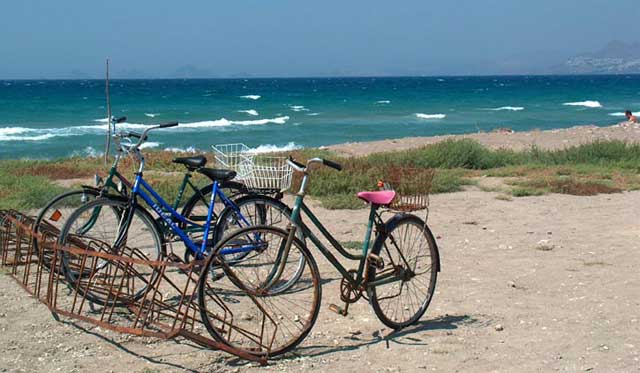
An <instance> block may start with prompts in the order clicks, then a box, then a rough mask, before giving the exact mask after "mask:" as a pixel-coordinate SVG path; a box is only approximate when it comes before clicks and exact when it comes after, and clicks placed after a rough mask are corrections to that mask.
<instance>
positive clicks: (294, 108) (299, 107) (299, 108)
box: [289, 105, 309, 112]
mask: <svg viewBox="0 0 640 373" xmlns="http://www.w3.org/2000/svg"><path fill="white" fill-rule="evenodd" d="M289 107H290V108H291V110H292V111H295V112H300V111H309V109H307V108H306V107H304V106H302V105H290V106H289Z"/></svg>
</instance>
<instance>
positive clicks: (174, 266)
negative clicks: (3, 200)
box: [0, 210, 267, 365]
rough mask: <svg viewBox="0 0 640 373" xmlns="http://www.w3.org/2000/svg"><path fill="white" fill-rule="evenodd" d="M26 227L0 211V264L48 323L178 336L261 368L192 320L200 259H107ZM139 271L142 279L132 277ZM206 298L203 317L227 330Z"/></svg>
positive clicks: (127, 255)
mask: <svg viewBox="0 0 640 373" xmlns="http://www.w3.org/2000/svg"><path fill="white" fill-rule="evenodd" d="M33 222H34V219H33V218H32V217H29V216H27V215H24V214H22V213H20V212H18V211H15V210H2V211H0V259H1V260H0V265H1V266H2V267H4V268H5V270H7V271H8V272H9V275H10V276H11V277H13V279H14V280H15V281H16V282H17V283H18V284H19V285H20V286H21V287H22V288H23V289H25V290H26V291H27V292H28V293H29V294H31V295H32V296H33V297H35V298H36V299H38V300H39V301H40V302H42V303H43V304H45V305H46V306H47V307H48V308H49V310H50V311H51V313H52V314H53V315H54V317H55V318H56V319H58V317H59V316H64V317H68V318H70V319H75V320H79V321H82V322H87V323H91V324H94V325H97V326H100V327H101V328H105V329H109V330H113V331H116V332H120V333H128V334H132V335H136V336H148V337H155V338H160V339H172V338H175V337H178V336H180V337H183V338H186V339H189V340H191V341H193V342H195V343H196V344H198V345H200V346H203V347H206V348H211V349H216V350H221V351H224V352H227V353H230V354H233V355H235V356H238V357H240V358H242V359H246V360H249V361H255V362H259V363H260V364H262V365H264V364H266V362H267V356H266V355H263V356H260V355H256V354H251V353H249V352H247V351H245V350H242V349H238V348H234V347H232V346H229V345H227V344H224V343H221V342H218V341H215V340H213V339H211V338H210V336H209V334H208V332H207V330H206V328H205V327H204V325H203V323H202V321H201V319H200V317H201V310H200V307H199V306H198V301H197V291H198V282H199V272H200V268H201V267H202V265H203V261H202V260H201V261H192V262H190V263H188V264H185V263H180V262H172V261H168V260H162V261H151V260H147V259H146V258H145V257H144V256H143V255H141V253H140V252H139V251H137V250H136V249H134V248H133V249H132V248H125V249H124V250H121V251H120V252H119V253H118V255H114V254H111V253H109V252H105V251H104V250H97V249H96V248H99V246H100V245H102V244H103V243H100V242H90V243H89V244H88V245H87V246H88V247H70V246H64V247H63V246H61V245H58V244H57V241H58V234H57V232H56V231H55V230H48V229H43V232H42V233H36V232H33V230H32V226H33ZM36 240H37V245H34V242H35V241H36ZM92 246H94V247H92ZM36 247H37V249H36ZM63 255H72V256H73V257H74V258H75V259H74V263H75V264H74V267H73V269H72V270H73V271H77V273H79V274H82V275H79V276H77V278H78V279H77V281H75V282H74V283H70V282H69V280H68V279H67V278H65V275H64V273H63V270H64V269H63V268H64V266H63V263H62V259H61V258H62V256H63ZM98 266H101V268H102V269H105V268H107V270H106V272H108V275H106V276H100V275H97V274H96V273H97V271H96V267H98ZM141 269H143V270H144V272H145V273H146V276H143V275H142V274H141V273H140V272H141ZM149 278H150V279H149ZM136 281H137V283H138V284H140V283H141V282H144V283H145V287H144V291H143V292H142V294H141V295H140V294H138V296H132V294H133V292H134V291H133V290H132V287H133V284H134V283H136ZM61 285H62V286H61ZM207 291H208V292H213V290H212V289H209V290H207ZM89 293H91V294H99V295H102V296H104V297H106V299H107V301H106V302H98V303H96V302H95V301H92V300H91V299H88V296H87V294H89ZM214 297H216V298H217V299H218V300H217V302H216V303H217V305H218V307H219V309H220V310H221V311H218V312H216V313H215V314H213V313H212V314H210V315H209V316H210V317H214V318H217V319H218V320H220V321H222V322H223V323H225V324H226V325H230V327H231V328H233V319H234V317H233V314H232V312H231V311H230V310H229V309H228V308H227V307H226V306H225V302H224V300H223V299H222V297H218V296H217V295H215V294H214Z"/></svg>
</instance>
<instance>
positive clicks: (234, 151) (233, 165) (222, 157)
mask: <svg viewBox="0 0 640 373" xmlns="http://www.w3.org/2000/svg"><path fill="white" fill-rule="evenodd" d="M211 148H213V153H214V156H215V158H216V163H217V164H218V166H219V167H220V168H224V169H227V170H233V171H236V172H238V173H240V170H239V166H240V164H241V163H244V162H247V161H253V158H254V156H255V154H254V153H251V152H250V150H251V148H249V147H248V146H246V145H245V144H219V145H212V146H211Z"/></svg>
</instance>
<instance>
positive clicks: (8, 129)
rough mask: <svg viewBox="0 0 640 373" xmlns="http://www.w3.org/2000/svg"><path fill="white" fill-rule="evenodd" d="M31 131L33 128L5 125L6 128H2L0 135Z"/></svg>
mask: <svg viewBox="0 0 640 373" xmlns="http://www.w3.org/2000/svg"><path fill="white" fill-rule="evenodd" d="M29 131H32V129H31V128H24V127H5V128H0V136H4V135H17V134H19V133H25V132H29Z"/></svg>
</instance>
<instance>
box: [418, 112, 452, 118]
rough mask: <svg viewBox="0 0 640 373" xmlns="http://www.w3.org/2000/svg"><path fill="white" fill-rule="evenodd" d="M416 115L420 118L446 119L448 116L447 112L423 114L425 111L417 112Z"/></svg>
mask: <svg viewBox="0 0 640 373" xmlns="http://www.w3.org/2000/svg"><path fill="white" fill-rule="evenodd" d="M416 117H418V118H420V119H444V118H446V117H447V115H446V114H423V113H416Z"/></svg>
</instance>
